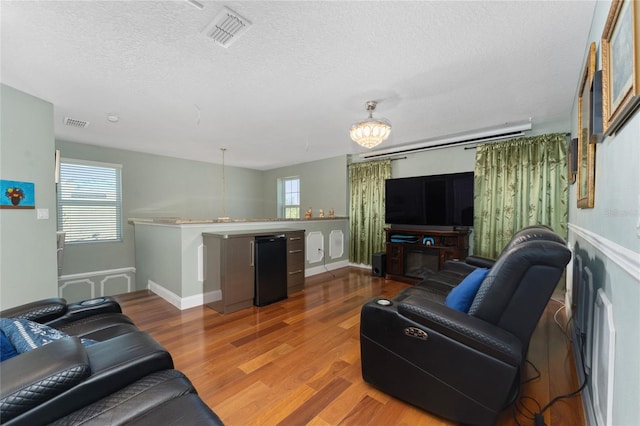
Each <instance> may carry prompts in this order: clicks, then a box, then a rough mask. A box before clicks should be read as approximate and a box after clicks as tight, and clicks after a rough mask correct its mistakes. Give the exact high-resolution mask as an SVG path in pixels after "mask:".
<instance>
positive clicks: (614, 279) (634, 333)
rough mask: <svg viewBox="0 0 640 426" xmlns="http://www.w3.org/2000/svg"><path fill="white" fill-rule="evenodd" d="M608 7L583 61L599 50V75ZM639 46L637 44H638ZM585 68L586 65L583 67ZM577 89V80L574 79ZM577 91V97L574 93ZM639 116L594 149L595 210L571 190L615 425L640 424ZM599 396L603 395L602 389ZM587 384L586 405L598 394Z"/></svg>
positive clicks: (573, 235)
mask: <svg viewBox="0 0 640 426" xmlns="http://www.w3.org/2000/svg"><path fill="white" fill-rule="evenodd" d="M609 7H610V2H608V1H602V2H596V7H595V12H594V18H593V22H592V26H591V32H590V34H589V38H588V41H587V43H586V45H585V47H584V52H585V56H584V57H585V61H586V53H587V51H588V46H589V44H590V43H591V42H596V45H597V58H598V59H597V69H601V68H602V65H601V64H602V56H601V54H602V51H601V49H602V46H601V41H600V39H601V37H602V31H603V29H604V25H605V22H606V18H607V15H608V13H609ZM636 42H637V41H636ZM583 63H584V61H583ZM576 84H579V76H578V75H576ZM578 90H579V89H578V87H576V92H578ZM577 102H578V101H577V94H576V97H575V99H574V102H573V105H574V107H573V111H572V120H573V124H572V135H573V136H572V137H574V138H575V137H577V134H578V125H577V115H578V112H577ZM639 140H640V113H638V112H637V111H636V113H635V115H634V116H633V117H632V118H631V119H630V120H629V121H628V122H627V123H626V124H625V126H624V127H623V128H622V129H621V130H620V131H619V132H618V133H617V134H616V135H615V136H614V137H608V138H606V139H605V140H604V141H603V142H602V143H600V144H598V145H597V146H596V173H595V206H594V208H593V209H578V208H577V207H576V188H577V185H572V186H571V189H570V199H569V201H570V204H569V209H570V210H569V222H570V223H569V241H570V243H571V244H572V245H573V246H574V249H576V253H578V254H580V255H581V257H582V261H583V267H584V266H586V267H589V269H590V271H591V272H592V273H593V277H594V286H595V288H596V289H597V288H602V289H603V290H604V292H605V293H606V295H607V297H608V299H609V300H610V301H611V303H612V307H613V322H614V327H615V330H616V336H615V358H614V359H615V368H614V372H613V374H614V384H613V422H612V424H615V425H632V424H633V425H635V424H639V423H640V405H638V395H640V363H638V353H640V332H639V330H640V309H639V307H640V273H639V271H640V168H639V167H638V164H640V143H638V141H639ZM600 390H601V389H600ZM597 391H598V390H597V389H594V387H593V384H592V378H591V379H590V380H589V383H588V386H587V391H586V392H585V395H587V397H588V398H589V401H588V404H589V403H592V402H593V401H594V395H595V393H596V392H597Z"/></svg>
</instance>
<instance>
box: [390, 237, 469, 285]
mask: <svg viewBox="0 0 640 426" xmlns="http://www.w3.org/2000/svg"><path fill="white" fill-rule="evenodd" d="M470 232H471V231H470V230H461V231H454V230H447V231H442V230H433V229H427V228H397V227H394V228H387V229H385V241H386V247H387V264H386V269H387V270H386V273H387V278H391V279H395V280H400V281H408V282H415V281H417V280H420V279H422V278H423V276H425V275H427V274H429V273H430V272H437V271H439V270H440V269H442V267H443V265H444V263H445V262H446V261H447V260H453V259H464V258H466V257H467V256H468V255H469V233H470Z"/></svg>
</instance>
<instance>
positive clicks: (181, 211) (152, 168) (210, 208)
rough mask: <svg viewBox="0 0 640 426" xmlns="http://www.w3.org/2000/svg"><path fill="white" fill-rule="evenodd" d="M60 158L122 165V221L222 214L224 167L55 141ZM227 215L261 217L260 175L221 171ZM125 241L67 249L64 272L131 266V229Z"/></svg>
mask: <svg viewBox="0 0 640 426" xmlns="http://www.w3.org/2000/svg"><path fill="white" fill-rule="evenodd" d="M56 146H57V148H58V149H60V151H61V154H62V157H63V158H65V157H66V158H76V159H82V160H90V161H99V162H106V163H117V164H122V193H123V200H122V203H123V218H124V219H125V221H126V219H127V218H133V217H136V218H148V217H182V218H189V219H207V218H216V217H220V216H222V215H223V207H222V199H223V197H222V193H223V191H222V167H221V166H220V165H218V164H211V163H204V162H198V161H190V160H181V159H177V158H170V157H163V156H159V155H152V154H143V153H139V152H133V151H125V150H119V149H111V148H105V147H99V146H94V145H86V144H79V143H73V142H67V141H56ZM225 182H226V184H225V185H226V188H225V189H226V191H225V193H226V196H225V200H226V201H225V209H224V210H225V211H226V215H227V216H230V217H235V218H247V217H250V218H253V217H259V216H261V215H262V211H263V210H262V205H263V203H264V200H263V194H262V191H261V185H262V183H261V182H262V181H261V172H259V171H256V170H250V169H244V168H239V167H229V166H226V167H225ZM123 229H124V241H122V242H120V243H87V244H76V245H67V246H66V247H65V255H64V263H63V270H62V274H63V275H67V274H74V273H80V272H91V271H101V270H109V269H117V268H124V267H130V266H135V255H134V253H135V246H134V229H133V225H132V224H129V223H127V222H125V223H124V227H123Z"/></svg>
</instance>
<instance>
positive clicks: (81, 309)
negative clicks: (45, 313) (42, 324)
mask: <svg viewBox="0 0 640 426" xmlns="http://www.w3.org/2000/svg"><path fill="white" fill-rule="evenodd" d="M111 313H116V314H119V313H122V308H121V307H120V304H119V303H118V302H116V301H115V299H113V298H111V297H98V298H95V299H89V300H84V301H82V302H77V303H70V304H69V305H67V309H66V312H64V315H61V316H59V317H58V318H55V319H53V320H51V321H48V322H47V325H48V326H49V327H53V328H60V327H61V326H63V325H65V324H68V323H70V322H74V321H78V320H80V319H83V318H87V317H90V316H93V315H98V314H111Z"/></svg>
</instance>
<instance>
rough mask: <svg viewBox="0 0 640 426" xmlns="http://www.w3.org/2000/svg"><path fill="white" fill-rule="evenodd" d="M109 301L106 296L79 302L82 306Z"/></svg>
mask: <svg viewBox="0 0 640 426" xmlns="http://www.w3.org/2000/svg"><path fill="white" fill-rule="evenodd" d="M106 301H107V298H106V297H96V298H95V299H89V300H83V301H82V302H80V303H79V305H80V306H95V305H99V304H101V303H104V302H106Z"/></svg>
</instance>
